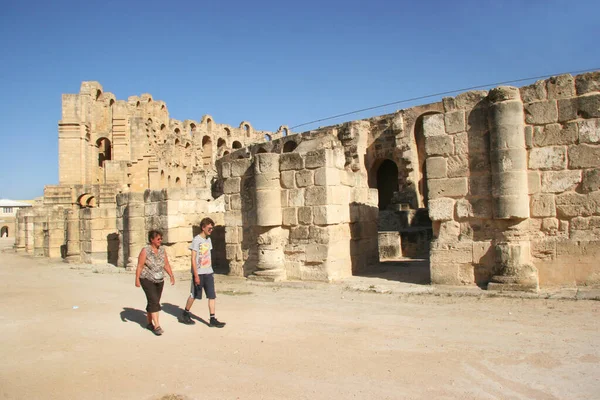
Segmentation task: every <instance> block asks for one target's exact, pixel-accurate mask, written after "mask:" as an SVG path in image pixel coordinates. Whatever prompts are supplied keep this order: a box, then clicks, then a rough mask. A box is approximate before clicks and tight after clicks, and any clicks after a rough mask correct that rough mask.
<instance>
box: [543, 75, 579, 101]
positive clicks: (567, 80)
mask: <svg viewBox="0 0 600 400" xmlns="http://www.w3.org/2000/svg"><path fill="white" fill-rule="evenodd" d="M547 87H548V99H564V98H568V97H573V96H575V79H573V76H571V75H569V74H565V75H559V76H553V77H552V78H550V79H548V86H547Z"/></svg>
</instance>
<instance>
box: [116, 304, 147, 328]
mask: <svg viewBox="0 0 600 400" xmlns="http://www.w3.org/2000/svg"><path fill="white" fill-rule="evenodd" d="M121 321H123V322H136V323H138V324H139V325H140V326H141V327H142V328H143V329H146V324H147V323H148V321H147V320H146V311H143V310H138V309H135V308H130V307H123V311H121Z"/></svg>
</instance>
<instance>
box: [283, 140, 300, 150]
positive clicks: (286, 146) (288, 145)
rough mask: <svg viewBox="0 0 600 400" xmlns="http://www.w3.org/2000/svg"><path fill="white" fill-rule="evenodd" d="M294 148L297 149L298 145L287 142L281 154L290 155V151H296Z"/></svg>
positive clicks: (290, 141)
mask: <svg viewBox="0 0 600 400" xmlns="http://www.w3.org/2000/svg"><path fill="white" fill-rule="evenodd" d="M296 147H298V144H297V143H296V142H294V141H293V140H289V141H287V142H285V144H284V145H283V152H284V153H291V152H292V151H294V150H296Z"/></svg>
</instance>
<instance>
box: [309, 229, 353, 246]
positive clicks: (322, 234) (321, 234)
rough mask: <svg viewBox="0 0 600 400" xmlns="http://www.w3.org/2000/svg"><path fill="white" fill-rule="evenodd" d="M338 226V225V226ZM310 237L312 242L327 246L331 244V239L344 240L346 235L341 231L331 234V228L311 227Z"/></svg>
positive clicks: (348, 237) (348, 236)
mask: <svg viewBox="0 0 600 400" xmlns="http://www.w3.org/2000/svg"><path fill="white" fill-rule="evenodd" d="M336 226H337V225H336ZM309 235H310V238H311V240H312V241H314V242H315V243H319V244H327V243H329V238H330V237H331V238H332V239H334V238H335V239H342V238H344V235H343V234H342V232H341V231H339V230H336V231H335V232H330V231H329V227H327V226H326V227H321V226H315V225H311V226H310V228H309ZM347 239H348V240H350V234H349V233H348V235H347Z"/></svg>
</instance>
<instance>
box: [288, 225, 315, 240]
mask: <svg viewBox="0 0 600 400" xmlns="http://www.w3.org/2000/svg"><path fill="white" fill-rule="evenodd" d="M309 237H310V235H309V229H308V226H306V225H300V226H297V227H294V228H291V229H290V243H298V242H302V241H304V240H307V239H308V238H309Z"/></svg>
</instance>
